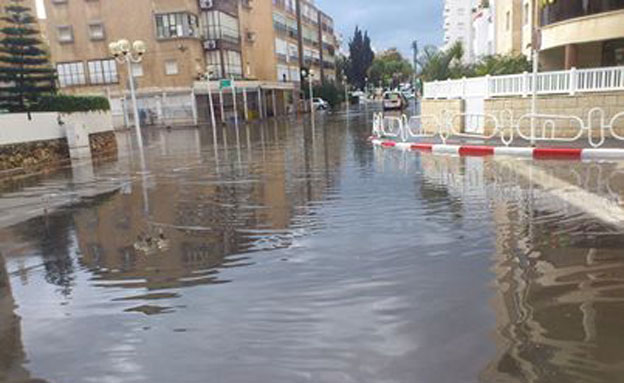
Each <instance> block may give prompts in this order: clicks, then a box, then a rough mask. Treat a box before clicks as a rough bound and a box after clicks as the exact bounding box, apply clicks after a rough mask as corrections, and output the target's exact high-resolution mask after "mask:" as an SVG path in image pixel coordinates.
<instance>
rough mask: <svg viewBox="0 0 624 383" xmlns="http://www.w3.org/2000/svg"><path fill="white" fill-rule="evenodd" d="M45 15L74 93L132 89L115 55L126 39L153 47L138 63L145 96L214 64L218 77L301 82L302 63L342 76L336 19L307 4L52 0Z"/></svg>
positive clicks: (63, 76) (62, 76)
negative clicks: (337, 66)
mask: <svg viewBox="0 0 624 383" xmlns="http://www.w3.org/2000/svg"><path fill="white" fill-rule="evenodd" d="M46 13H47V20H46V35H47V37H48V40H49V43H50V49H51V55H52V58H53V61H54V63H55V65H56V68H57V70H58V75H59V85H60V87H61V88H62V89H63V90H64V91H66V92H69V93H72V92H76V93H102V92H103V91H104V90H108V91H112V92H118V91H124V90H125V89H126V88H127V86H128V85H129V84H127V81H126V80H125V79H126V78H127V68H126V67H125V66H124V65H120V64H118V63H116V62H115V61H114V60H113V59H112V58H111V57H110V53H109V52H108V44H109V43H110V42H111V41H117V40H118V39H121V38H127V39H129V40H143V41H145V42H146V44H147V47H148V50H147V53H146V54H145V56H144V58H143V61H142V62H141V63H137V64H133V65H132V72H133V75H134V78H135V79H136V83H137V85H138V87H139V89H141V91H148V90H159V89H185V88H186V89H190V88H191V86H192V84H193V82H194V81H195V80H196V79H197V78H198V76H199V75H200V74H203V73H205V72H206V68H207V67H208V66H209V67H211V68H212V69H213V72H214V77H213V78H235V79H239V80H261V81H289V82H298V81H299V71H300V67H301V65H299V64H300V63H301V61H303V63H304V65H308V66H309V67H311V68H315V69H317V73H319V74H323V75H324V77H325V78H330V79H331V78H332V76H333V75H334V76H335V71H334V65H333V63H334V52H335V50H336V38H335V37H334V32H333V20H332V19H331V17H329V16H328V15H326V14H324V13H323V12H321V11H320V10H318V8H317V7H316V6H315V5H314V4H313V3H311V2H308V1H306V0H288V1H282V0H273V1H270V0H133V1H132V2H127V1H125V0H107V1H102V0H91V1H81V0H51V1H46ZM299 32H301V34H302V36H299ZM299 37H302V38H299ZM321 42H323V43H321ZM322 63H325V64H326V65H325V66H323V65H322ZM285 75H286V76H285ZM318 78H319V79H320V78H322V76H319V77H318Z"/></svg>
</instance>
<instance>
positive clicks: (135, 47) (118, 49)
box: [108, 39, 147, 147]
mask: <svg viewBox="0 0 624 383" xmlns="http://www.w3.org/2000/svg"><path fill="white" fill-rule="evenodd" d="M108 49H109V50H110V53H111V54H112V55H113V57H115V60H117V62H118V63H120V64H124V63H125V64H126V65H127V68H128V81H129V82H130V97H131V98H132V109H133V113H134V128H135V131H136V136H137V143H138V145H139V147H143V138H142V137H141V121H140V118H139V106H138V104H137V99H136V90H135V88H134V76H133V74H132V63H139V62H141V61H142V60H143V55H145V52H146V51H147V47H146V45H145V43H144V42H143V41H141V40H137V41H135V42H133V43H132V45H131V44H130V42H129V41H128V40H126V39H121V40H119V41H116V42H112V43H110V44H109V45H108Z"/></svg>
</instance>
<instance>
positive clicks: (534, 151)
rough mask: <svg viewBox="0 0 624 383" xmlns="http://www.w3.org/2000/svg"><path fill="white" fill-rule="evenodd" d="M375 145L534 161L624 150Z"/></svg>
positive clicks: (620, 155)
mask: <svg viewBox="0 0 624 383" xmlns="http://www.w3.org/2000/svg"><path fill="white" fill-rule="evenodd" d="M370 140H371V142H372V143H373V145H377V146H381V147H385V148H397V149H402V150H416V151H423V152H432V153H437V154H454V155H459V156H481V157H482V156H514V157H524V158H534V159H564V160H583V159H592V160H600V159H622V160H624V149H581V148H523V147H507V146H487V145H448V144H425V143H413V142H395V141H392V140H387V139H380V138H376V137H371V139H370Z"/></svg>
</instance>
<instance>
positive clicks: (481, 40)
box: [472, 2, 496, 59]
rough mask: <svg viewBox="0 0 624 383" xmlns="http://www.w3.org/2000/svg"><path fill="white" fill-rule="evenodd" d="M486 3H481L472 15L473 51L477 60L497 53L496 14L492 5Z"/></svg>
mask: <svg viewBox="0 0 624 383" xmlns="http://www.w3.org/2000/svg"><path fill="white" fill-rule="evenodd" d="M484 3H485V2H481V4H480V5H479V6H478V7H477V8H475V9H474V12H473V15H472V31H473V40H472V51H473V53H474V57H475V58H476V59H478V58H479V57H482V56H488V55H493V54H494V53H496V50H495V49H496V45H495V44H496V40H495V33H494V26H495V25H494V12H493V9H492V6H491V5H489V4H484Z"/></svg>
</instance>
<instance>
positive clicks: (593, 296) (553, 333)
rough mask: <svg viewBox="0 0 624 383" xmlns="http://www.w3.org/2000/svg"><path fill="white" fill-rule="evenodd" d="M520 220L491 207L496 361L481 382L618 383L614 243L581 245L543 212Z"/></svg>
mask: <svg viewBox="0 0 624 383" xmlns="http://www.w3.org/2000/svg"><path fill="white" fill-rule="evenodd" d="M526 213H527V212H521V211H513V210H511V209H507V208H506V207H502V206H501V207H498V208H497V213H496V216H497V218H498V223H499V225H498V231H499V232H498V241H497V242H498V243H497V254H496V266H495V267H494V270H495V272H496V274H497V285H498V289H497V296H496V299H495V300H494V303H495V304H494V306H495V309H496V313H497V322H498V325H497V328H498V331H497V337H498V339H497V340H498V342H499V348H500V353H501V355H500V357H499V359H498V360H497V361H495V362H494V363H492V365H490V366H489V367H488V369H487V370H486V371H485V372H484V377H486V379H485V380H486V381H489V380H490V379H489V378H491V377H493V376H496V377H507V378H514V379H518V380H520V381H545V380H544V379H545V378H548V379H549V380H548V381H557V382H569V381H574V382H614V381H621V380H622V378H624V344H623V343H622V342H621V339H622V336H624V259H622V252H621V250H618V249H621V248H622V238H621V237H619V238H617V239H616V240H615V241H613V240H610V239H600V238H597V239H594V240H590V241H591V243H584V241H587V240H588V239H587V236H586V235H583V234H582V233H583V231H584V229H583V228H578V227H577V228H575V231H576V234H575V235H573V236H571V235H566V234H565V232H566V231H568V230H569V228H565V226H564V225H565V223H562V224H559V223H557V222H555V221H550V220H546V219H544V217H545V216H546V213H547V212H543V211H542V212H536V211H533V212H532V213H533V214H534V217H533V218H532V219H533V222H532V223H531V224H529V223H526V222H523V219H522V218H521V217H519V215H522V214H526ZM540 215H541V216H542V217H540ZM542 220H543V223H539V222H540V221H542ZM577 224H582V223H581V222H577ZM529 225H533V227H532V228H529ZM587 231H590V230H587ZM553 233H561V234H559V235H553ZM618 243H619V244H618Z"/></svg>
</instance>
